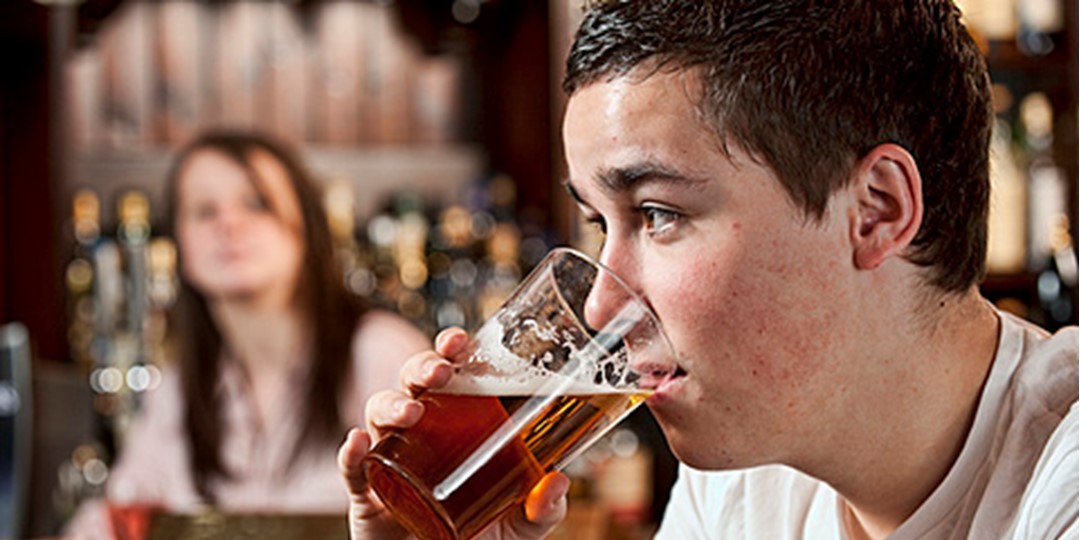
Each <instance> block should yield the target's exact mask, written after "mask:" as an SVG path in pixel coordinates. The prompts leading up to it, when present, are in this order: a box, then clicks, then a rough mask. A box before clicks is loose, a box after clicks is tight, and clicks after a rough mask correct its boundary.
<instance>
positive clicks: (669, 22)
mask: <svg viewBox="0 0 1080 540" xmlns="http://www.w3.org/2000/svg"><path fill="white" fill-rule="evenodd" d="M641 69H644V70H650V71H645V72H644V73H645V74H646V76H647V75H649V74H651V73H653V72H670V71H678V70H687V69H697V70H699V72H700V74H701V81H702V88H701V92H700V94H699V95H700V96H701V97H700V101H699V103H698V108H699V110H700V111H701V113H702V114H703V115H704V118H705V119H706V121H707V123H708V125H709V127H710V128H712V129H713V130H714V131H716V133H717V135H718V138H719V141H720V144H721V145H722V147H723V148H727V144H728V142H732V143H734V144H737V145H739V146H740V147H741V148H743V149H745V150H746V151H747V152H749V153H750V154H751V155H752V156H755V158H756V159H759V160H761V161H762V162H764V164H765V165H767V166H769V167H770V168H772V170H773V171H774V172H775V173H776V174H777V176H778V177H779V179H780V181H781V182H782V183H783V184H784V187H785V189H786V190H787V192H788V194H789V195H790V197H791V198H792V200H793V201H795V203H796V204H798V205H799V206H800V207H801V208H802V209H803V210H804V211H805V212H806V213H807V215H809V216H813V217H814V218H815V219H820V218H821V217H822V215H823V214H824V212H825V210H826V206H827V204H828V199H829V197H830V195H832V193H834V192H835V191H836V190H837V189H840V188H842V187H843V186H844V185H845V184H846V182H847V181H848V179H849V175H850V173H851V168H852V166H853V164H854V163H855V161H856V160H857V159H858V158H860V157H862V156H864V155H865V154H866V153H867V152H869V151H870V150H871V149H873V148H874V147H876V146H878V145H880V144H883V143H895V144H898V145H900V146H902V147H903V148H905V149H906V150H907V151H908V152H910V153H911V154H912V156H913V157H914V158H915V161H916V163H917V164H918V167H919V171H920V173H921V175H922V182H923V185H922V190H923V200H924V205H925V211H924V215H923V221H922V225H921V228H920V229H919V231H918V234H917V235H916V237H915V239H914V241H913V243H912V246H911V247H910V248H909V250H908V251H907V252H906V257H907V258H908V259H909V260H911V261H912V262H914V263H916V264H919V265H921V266H924V267H926V268H927V272H928V280H929V282H930V283H931V284H933V285H936V286H937V287H939V288H940V289H941V290H944V291H948V292H962V291H964V290H966V289H968V288H969V287H970V286H971V285H972V284H974V283H977V282H978V281H979V280H980V279H981V278H982V276H983V273H984V271H985V258H986V219H987V211H988V206H989V191H990V188H989V178H988V174H989V171H988V146H989V142H990V129H991V125H992V121H993V112H992V110H991V106H990V82H989V76H988V74H987V69H986V63H985V60H984V59H983V57H982V55H981V54H980V53H979V50H978V49H977V47H976V46H975V43H974V41H973V40H972V39H971V37H970V36H969V34H968V32H967V30H966V29H965V28H964V26H963V25H962V24H961V22H960V12H959V10H958V9H957V8H956V7H955V6H954V5H953V4H952V2H950V1H948V0H905V1H901V0H888V1H883V0H836V1H831V2H829V1H820V0H817V1H815V0H776V1H759V0H641V1H634V0H615V1H608V2H601V3H597V4H596V5H595V6H592V7H591V9H590V10H589V12H588V13H587V14H586V16H585V19H584V21H583V22H582V25H581V27H580V29H579V30H578V33H577V36H576V37H575V40H574V45H573V48H572V50H571V52H570V56H569V58H568V60H567V73H566V78H565V80H564V81H563V88H564V90H565V91H566V92H567V93H568V94H571V95H572V94H573V93H574V92H575V91H576V90H578V89H579V88H582V87H584V86H587V85H589V84H592V83H594V82H599V81H608V80H612V79H614V78H617V77H620V76H623V75H627V74H629V73H630V72H631V71H634V72H635V73H637V72H638V70H641Z"/></svg>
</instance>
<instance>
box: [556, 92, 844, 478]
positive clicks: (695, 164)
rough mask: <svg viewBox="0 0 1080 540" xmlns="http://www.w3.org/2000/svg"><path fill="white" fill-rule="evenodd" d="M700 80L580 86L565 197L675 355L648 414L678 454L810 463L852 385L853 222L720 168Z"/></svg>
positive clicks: (727, 166)
mask: <svg viewBox="0 0 1080 540" xmlns="http://www.w3.org/2000/svg"><path fill="white" fill-rule="evenodd" d="M694 81H695V79H694V73H693V72H678V73H672V74H664V73H659V74H655V75H652V76H650V77H648V78H646V79H644V80H638V79H633V78H628V77H620V78H617V79H615V80H613V81H611V82H599V83H594V84H591V85H589V86H586V87H584V88H581V89H579V90H578V91H577V92H576V93H575V94H574V95H573V96H572V97H571V98H570V101H569V104H568V108H567V112H566V118H565V122H564V125H563V137H564V140H565V144H566V157H567V161H568V164H569V172H570V179H569V188H570V191H571V194H572V195H573V196H574V197H575V198H576V199H578V202H579V205H580V207H581V211H582V212H583V213H584V214H585V217H586V218H587V219H589V220H590V221H594V222H596V223H598V224H599V225H600V226H602V227H603V228H604V229H605V230H606V238H605V243H604V247H603V250H602V252H601V256H600V259H601V261H602V262H603V263H605V264H606V265H608V266H609V267H611V268H612V269H614V270H615V272H616V273H617V274H619V275H621V276H622V277H623V278H624V279H626V280H627V282H629V284H630V285H631V287H633V288H635V289H636V290H637V291H638V292H639V293H641V294H642V295H643V296H644V297H645V298H646V299H647V301H648V302H649V303H650V304H651V305H652V306H653V308H654V309H655V311H656V313H657V315H658V317H659V319H660V321H661V323H662V325H663V326H664V329H665V331H666V333H667V334H668V336H669V337H670V338H671V341H672V343H673V345H674V347H675V349H676V351H677V353H678V356H679V358H678V364H679V371H678V376H676V377H674V378H672V379H671V380H669V381H668V382H666V383H665V384H664V385H662V386H661V387H660V388H659V389H658V390H657V392H656V394H655V395H654V396H653V398H651V399H650V401H649V404H650V407H651V408H652V410H653V412H654V414H655V416H656V417H657V419H658V420H659V422H660V423H661V425H662V426H663V428H664V431H665V433H666V434H667V437H668V441H669V442H670V443H671V447H672V449H673V450H674V451H675V453H676V455H677V456H679V458H680V459H682V460H683V461H684V462H686V463H688V464H690V465H693V466H696V467H700V468H731V467H743V466H750V465H754V464H759V463H767V462H774V461H784V462H786V463H792V462H798V461H799V460H800V459H812V458H810V457H808V456H800V455H798V454H799V452H802V451H803V450H802V449H803V448H807V447H809V446H812V439H808V438H809V437H815V436H816V437H819V438H820V437H821V435H820V433H819V430H820V428H821V427H822V426H823V425H825V423H826V421H825V419H826V418H829V417H830V416H834V418H835V415H836V413H837V410H836V409H838V406H836V405H835V404H836V403H839V402H842V401H843V399H842V396H843V395H844V393H845V389H846V388H847V387H848V386H847V385H850V384H855V383H856V382H857V381H851V380H846V378H845V373H844V369H841V363H842V361H841V360H838V358H843V357H845V356H846V357H850V354H848V353H846V352H844V351H843V344H844V343H849V342H851V339H850V338H851V333H852V332H854V330H851V329H849V328H848V327H849V326H850V321H851V320H852V316H851V314H849V313H846V311H850V310H844V309H843V306H845V305H850V303H849V300H850V298H849V297H850V296H851V294H850V293H848V292H846V291H845V289H844V287H843V283H844V281H845V280H846V279H847V278H848V275H847V272H851V271H852V270H851V267H852V265H851V251H850V242H849V227H848V225H847V223H848V222H849V217H848V212H847V211H846V210H845V207H839V208H837V205H836V204H833V205H832V206H830V209H829V211H828V212H827V214H826V216H825V218H824V219H823V221H821V222H820V223H818V222H815V221H814V220H813V219H811V218H808V217H806V216H805V215H804V214H803V213H802V212H801V211H800V210H798V209H797V208H796V207H795V206H794V204H793V203H792V202H791V201H790V199H789V198H788V196H787V195H786V192H785V191H784V190H783V188H782V187H781V185H780V183H779V182H778V181H777V179H776V178H775V176H774V174H773V173H772V172H771V171H770V170H769V169H768V168H766V167H764V166H763V165H761V164H759V163H757V162H755V161H754V159H753V158H751V157H750V156H749V155H747V154H746V153H745V152H743V151H742V150H741V149H739V148H738V145H734V144H733V145H731V155H730V156H726V155H725V154H724V153H723V152H722V151H721V149H720V145H719V143H718V141H717V138H716V136H715V135H714V134H713V132H712V131H710V130H708V129H707V128H706V127H705V126H704V125H703V124H702V123H701V122H700V121H699V120H698V116H697V114H696V112H695V108H694V105H693V102H692V101H691V94H692V92H694V91H695V90H694V89H695V88H696V83H695V82H694ZM841 193H843V192H841ZM837 197H841V198H842V196H839V195H838V196H837ZM833 202H834V203H835V202H836V198H834V200H833Z"/></svg>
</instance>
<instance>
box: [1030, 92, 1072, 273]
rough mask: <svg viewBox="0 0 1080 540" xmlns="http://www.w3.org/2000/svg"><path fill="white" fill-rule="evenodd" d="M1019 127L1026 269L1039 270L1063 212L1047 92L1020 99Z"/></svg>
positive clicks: (1060, 173) (1063, 188)
mask: <svg viewBox="0 0 1080 540" xmlns="http://www.w3.org/2000/svg"><path fill="white" fill-rule="evenodd" d="M1020 127H1021V129H1022V141H1023V150H1024V153H1025V162H1026V163H1025V166H1026V170H1027V184H1028V209H1027V216H1028V219H1027V234H1028V241H1027V244H1028V246H1029V250H1028V269H1029V270H1030V271H1032V272H1038V271H1040V270H1042V267H1043V265H1045V264H1046V261H1047V250H1049V246H1050V245H1051V241H1052V238H1051V234H1052V232H1053V230H1054V227H1055V220H1056V219H1057V216H1059V215H1061V214H1066V213H1067V209H1066V207H1065V206H1066V193H1067V191H1068V190H1067V188H1066V180H1065V172H1064V170H1062V168H1061V167H1060V166H1059V165H1058V164H1057V162H1056V161H1055V159H1054V153H1053V142H1054V112H1053V109H1052V107H1051V104H1050V100H1049V99H1048V98H1047V97H1046V94H1043V93H1041V92H1032V93H1030V94H1028V95H1027V96H1025V97H1024V99H1023V100H1022V101H1021V102H1020Z"/></svg>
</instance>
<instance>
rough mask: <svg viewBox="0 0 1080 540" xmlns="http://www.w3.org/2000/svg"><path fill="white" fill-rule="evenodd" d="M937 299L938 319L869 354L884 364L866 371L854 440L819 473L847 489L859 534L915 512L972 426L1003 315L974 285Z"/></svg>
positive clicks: (851, 524)
mask: <svg viewBox="0 0 1080 540" xmlns="http://www.w3.org/2000/svg"><path fill="white" fill-rule="evenodd" d="M937 307H938V309H937V310H936V312H935V313H934V314H932V318H933V321H934V324H922V323H920V322H918V321H916V322H913V324H912V327H911V328H908V329H907V330H908V331H910V332H911V334H910V335H908V337H907V339H906V341H905V342H903V343H895V344H892V345H893V346H892V347H879V348H878V349H877V356H874V357H870V358H869V361H872V362H874V364H873V367H874V368H876V369H877V370H878V372H879V373H876V374H871V375H868V376H867V384H866V387H867V394H866V395H864V396H863V400H864V402H865V403H866V406H865V407H864V408H862V409H860V410H858V411H852V412H851V416H852V418H851V422H850V424H849V426H850V428H849V429H848V431H849V433H850V438H849V439H846V440H849V441H850V444H848V445H845V448H846V450H845V451H841V453H842V454H843V456H842V459H839V460H837V459H834V460H832V462H831V469H830V468H829V467H825V468H824V469H823V471H822V472H823V474H822V475H821V476H820V478H822V479H823V480H825V481H827V482H828V483H829V484H830V485H832V486H833V487H834V488H835V489H836V490H837V492H838V493H840V495H841V496H842V497H843V498H844V501H845V503H846V505H847V508H848V512H847V513H848V514H849V515H847V516H845V519H844V522H845V524H846V526H847V528H848V531H849V533H850V535H851V537H852V538H884V537H885V536H887V535H888V534H889V533H891V532H892V531H894V530H895V529H896V528H897V527H899V526H900V525H901V524H902V523H903V522H904V521H905V520H907V519H908V518H909V517H911V515H912V514H914V513H915V511H916V510H917V509H918V508H919V506H920V505H921V504H922V503H923V502H924V501H926V500H927V499H928V498H929V497H930V495H931V493H932V492H933V491H934V489H935V488H937V486H938V485H940V484H941V482H942V481H943V480H944V478H945V476H946V475H947V474H948V472H949V470H950V469H951V468H952V466H953V464H954V463H955V462H956V459H957V458H958V457H959V455H960V451H961V449H962V448H963V446H964V443H965V441H966V440H967V436H968V433H969V431H970V430H971V426H972V423H973V421H974V417H975V412H976V410H977V408H978V403H979V398H980V396H981V392H982V388H983V384H984V382H985V380H986V377H987V375H988V374H989V372H990V367H991V365H992V364H993V358H994V355H995V352H996V348H997V342H998V332H999V325H1000V321H999V320H998V318H997V316H996V314H995V313H994V311H993V309H992V308H991V307H990V305H989V303H988V302H986V301H985V300H984V299H982V298H981V297H980V296H979V295H978V294H977V292H976V291H974V290H972V291H971V292H969V293H968V294H965V295H963V296H960V297H950V298H948V299H946V300H945V302H944V303H943V304H941V303H939V304H938V306H937ZM912 336H914V337H915V338H916V339H911V337H912ZM890 348H891V349H892V350H891V351H890V350H889V349H890ZM845 429H847V428H841V429H840V431H841V432H844V431H845ZM841 435H843V433H841ZM841 440H845V439H843V438H841ZM811 472H812V474H813V473H814V471H811Z"/></svg>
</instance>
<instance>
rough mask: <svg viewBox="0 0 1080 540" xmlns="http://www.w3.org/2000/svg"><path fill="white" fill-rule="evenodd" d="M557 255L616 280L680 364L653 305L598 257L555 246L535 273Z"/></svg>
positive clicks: (568, 247) (526, 278) (672, 359)
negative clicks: (638, 306)
mask: <svg viewBox="0 0 1080 540" xmlns="http://www.w3.org/2000/svg"><path fill="white" fill-rule="evenodd" d="M555 253H567V254H569V255H573V256H575V257H577V258H579V259H583V260H584V261H586V262H588V263H589V264H592V265H595V266H596V267H597V268H599V269H601V270H602V271H604V272H607V274H608V275H609V276H611V277H613V278H615V282H616V283H618V284H619V286H620V287H622V288H623V290H625V292H627V293H628V294H629V295H630V298H631V299H632V300H633V301H634V302H637V303H638V305H640V306H641V307H642V308H643V311H644V312H645V316H646V317H648V318H649V319H650V320H651V321H652V323H653V325H654V326H655V327H656V333H657V334H659V335H660V337H661V338H662V339H663V341H664V345H665V346H666V347H667V350H668V354H670V355H671V361H672V362H675V363H678V355H677V354H676V352H675V346H674V345H672V343H671V339H669V338H668V335H667V331H665V330H664V326H663V325H661V324H660V318H659V317H657V316H656V312H655V311H653V308H652V305H651V304H649V303H648V302H646V301H645V298H644V297H642V296H641V295H640V294H638V292H637V291H635V290H634V288H633V287H631V286H630V284H628V283H627V282H626V281H625V280H624V279H623V278H622V276H620V275H619V273H618V272H616V271H614V270H612V269H611V268H609V267H608V266H607V265H606V264H604V263H602V262H600V261H599V260H597V258H596V257H593V256H592V255H589V254H588V253H585V252H583V251H581V250H579V249H576V248H573V247H570V246H555V247H553V248H551V250H549V251H548V253H547V254H546V255H544V258H542V259H540V262H539V263H537V264H536V268H534V269H533V272H535V271H536V270H538V269H539V268H540V267H541V266H542V265H543V264H544V263H545V262H547V259H548V258H549V257H551V256H552V255H554V254H555ZM531 274H532V272H530V275H529V276H526V277H525V279H523V280H522V282H525V281H528V279H529V278H530V277H531ZM583 322H584V321H583Z"/></svg>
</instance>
